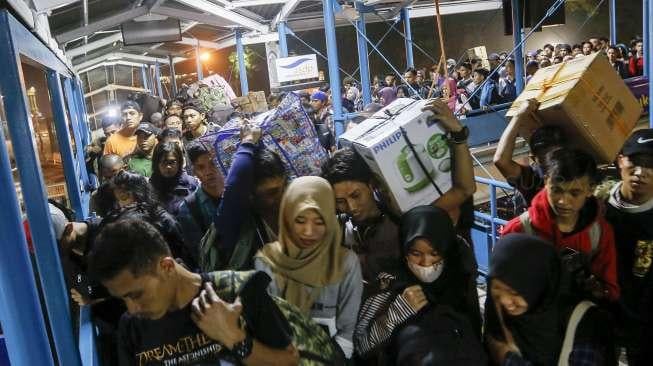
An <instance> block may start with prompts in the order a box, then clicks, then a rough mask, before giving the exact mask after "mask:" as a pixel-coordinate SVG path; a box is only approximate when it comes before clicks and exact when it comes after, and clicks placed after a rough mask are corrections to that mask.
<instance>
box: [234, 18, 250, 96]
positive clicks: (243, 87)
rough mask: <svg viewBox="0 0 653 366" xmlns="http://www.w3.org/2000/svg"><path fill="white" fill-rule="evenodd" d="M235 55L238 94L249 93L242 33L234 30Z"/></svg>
mask: <svg viewBox="0 0 653 366" xmlns="http://www.w3.org/2000/svg"><path fill="white" fill-rule="evenodd" d="M236 53H237V54H238V73H239V76H240V94H241V95H243V96H244V95H247V93H249V85H247V69H246V68H245V46H243V31H241V30H240V29H238V30H236Z"/></svg>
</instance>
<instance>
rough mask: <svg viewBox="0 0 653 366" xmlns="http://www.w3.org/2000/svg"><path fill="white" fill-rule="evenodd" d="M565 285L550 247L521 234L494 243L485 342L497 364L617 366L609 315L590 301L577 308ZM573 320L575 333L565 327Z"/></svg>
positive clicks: (535, 238)
mask: <svg viewBox="0 0 653 366" xmlns="http://www.w3.org/2000/svg"><path fill="white" fill-rule="evenodd" d="M567 282H568V278H567V276H566V275H565V272H564V271H563V266H562V262H561V260H560V258H559V256H558V254H557V253H556V250H555V248H554V247H553V245H551V243H548V242H546V241H544V240H543V239H540V238H537V237H535V236H530V235H525V234H510V235H507V236H505V237H503V238H501V240H499V241H498V242H497V244H496V245H495V246H494V249H493V252H492V258H491V261H490V277H489V278H488V285H489V286H488V287H489V293H488V296H487V300H486V306H485V316H486V323H485V329H486V334H485V338H486V342H487V346H488V350H489V352H490V355H491V356H492V358H493V360H494V362H495V363H497V364H499V365H537V366H540V365H542V366H549V365H569V366H574V365H616V359H615V355H614V345H613V344H612V343H611V338H612V327H611V324H610V320H609V319H610V317H609V315H608V314H607V312H605V311H604V310H602V309H600V308H599V307H596V306H593V304H591V303H589V302H583V303H582V304H581V306H577V305H579V301H578V300H575V301H574V300H572V299H573V297H571V296H568V294H567V293H566V289H567V288H569V287H568V286H567V285H566V283H567ZM584 306H589V308H588V309H586V312H585V313H582V312H580V309H581V308H583V307H584ZM572 313H576V314H575V315H574V316H573V317H572ZM576 321H578V323H577V327H576V329H575V334H574V333H573V332H571V330H572V329H573V326H569V324H572V323H574V322H576ZM568 332H569V335H566V334H567V333H568ZM563 344H567V346H565V347H563ZM561 355H562V356H561Z"/></svg>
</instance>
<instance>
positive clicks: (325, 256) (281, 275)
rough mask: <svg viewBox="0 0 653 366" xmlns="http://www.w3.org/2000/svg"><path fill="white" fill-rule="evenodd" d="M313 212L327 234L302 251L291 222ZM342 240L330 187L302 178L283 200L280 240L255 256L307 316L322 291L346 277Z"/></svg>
mask: <svg viewBox="0 0 653 366" xmlns="http://www.w3.org/2000/svg"><path fill="white" fill-rule="evenodd" d="M311 209H313V210H315V211H317V212H318V213H319V214H320V216H322V219H323V220H324V223H325V225H326V234H325V236H324V239H323V240H322V241H321V242H320V243H317V244H315V245H314V246H312V247H311V248H307V249H301V248H300V247H299V246H297V245H296V244H295V243H293V239H292V238H293V235H292V223H293V222H294V220H295V218H296V217H297V216H299V215H300V214H301V213H303V212H305V211H307V210H311ZM341 239H342V230H341V228H340V225H339V224H338V220H337V219H336V208H335V198H334V194H333V190H332V189H331V185H330V184H329V182H327V181H326V180H324V179H322V178H320V177H300V178H297V179H295V180H293V181H292V182H291V183H290V185H289V186H288V188H287V189H286V192H285V193H284V196H283V200H282V201H281V210H280V212H279V240H278V241H275V242H273V243H269V244H267V245H265V246H264V247H263V249H261V250H260V251H259V252H258V254H257V255H256V257H257V258H260V259H262V260H263V261H264V262H266V263H267V264H268V265H269V266H270V267H271V268H272V272H273V273H274V274H275V280H276V285H277V287H278V288H279V290H280V291H281V295H282V297H283V298H284V299H286V301H288V302H289V303H291V304H293V305H295V306H297V307H298V308H299V309H300V310H301V311H302V312H304V313H305V314H308V313H309V311H310V309H311V307H312V306H313V302H315V299H316V298H317V296H318V295H319V293H320V291H319V288H322V287H325V286H327V285H330V284H334V283H338V281H340V280H341V279H342V276H343V275H344V273H343V266H344V259H345V255H346V253H347V252H346V249H345V248H344V247H342V245H341ZM307 286H308V287H313V289H308V288H307Z"/></svg>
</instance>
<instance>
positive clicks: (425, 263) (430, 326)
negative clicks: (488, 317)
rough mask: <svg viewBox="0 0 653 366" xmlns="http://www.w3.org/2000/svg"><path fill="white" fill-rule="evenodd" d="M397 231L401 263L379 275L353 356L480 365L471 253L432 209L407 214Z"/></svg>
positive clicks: (439, 212)
mask: <svg viewBox="0 0 653 366" xmlns="http://www.w3.org/2000/svg"><path fill="white" fill-rule="evenodd" d="M400 230H401V234H400V235H401V244H402V254H403V257H404V258H402V260H401V261H400V262H399V263H398V264H397V265H396V266H395V267H394V268H389V270H388V271H387V272H383V273H381V274H380V275H379V277H378V280H379V289H380V292H379V293H378V294H377V295H375V296H372V297H370V298H369V299H368V300H367V301H366V302H365V304H364V305H363V306H362V308H361V311H360V313H359V318H358V324H357V326H356V331H355V334H354V343H355V348H356V350H357V352H358V353H359V355H360V356H363V357H366V358H367V357H371V356H377V357H378V358H379V360H377V363H378V364H406V365H409V364H410V365H427V364H431V363H434V364H440V363H441V364H447V365H455V364H461V365H477V364H483V362H484V361H485V356H484V354H483V351H482V349H481V346H480V333H481V316H480V311H479V306H478V295H477V292H476V282H475V278H476V269H477V265H476V261H475V259H474V255H473V253H472V250H471V249H470V247H469V245H468V244H467V242H465V241H464V239H462V238H460V237H458V236H456V232H455V228H454V226H453V223H452V221H451V219H450V218H449V215H448V214H447V212H446V211H444V210H442V209H440V208H437V207H434V206H420V207H416V208H414V209H412V210H410V211H408V212H407V213H405V214H404V215H403V216H402V218H401V227H400ZM451 334H457V336H456V337H457V338H456V339H455V340H453V339H452V337H450V335H451ZM463 350H464V351H463ZM460 351H462V352H460ZM461 355H462V357H461Z"/></svg>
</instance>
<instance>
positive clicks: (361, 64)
mask: <svg viewBox="0 0 653 366" xmlns="http://www.w3.org/2000/svg"><path fill="white" fill-rule="evenodd" d="M359 5H360V3H356V8H357V9H358V6H359ZM359 14H360V18H358V20H357V21H356V29H357V32H356V43H357V45H358V68H359V70H360V75H361V80H360V81H361V89H362V93H363V105H368V104H370V103H372V90H371V86H372V82H371V81H370V61H369V58H368V57H367V55H368V53H367V41H366V40H365V37H363V36H364V35H366V33H367V32H366V29H365V13H363V12H360V13H359Z"/></svg>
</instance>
